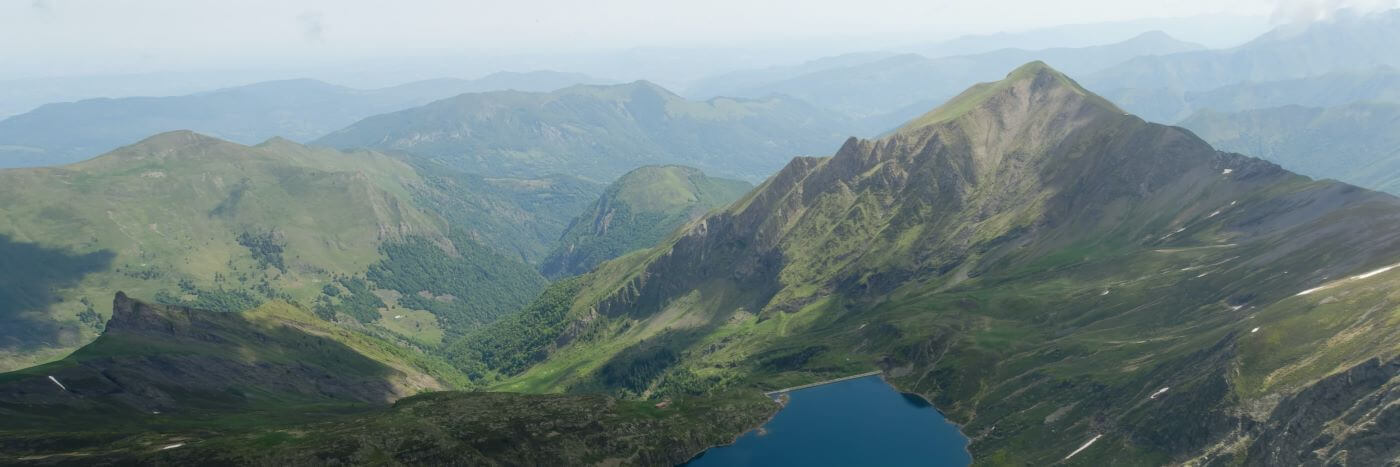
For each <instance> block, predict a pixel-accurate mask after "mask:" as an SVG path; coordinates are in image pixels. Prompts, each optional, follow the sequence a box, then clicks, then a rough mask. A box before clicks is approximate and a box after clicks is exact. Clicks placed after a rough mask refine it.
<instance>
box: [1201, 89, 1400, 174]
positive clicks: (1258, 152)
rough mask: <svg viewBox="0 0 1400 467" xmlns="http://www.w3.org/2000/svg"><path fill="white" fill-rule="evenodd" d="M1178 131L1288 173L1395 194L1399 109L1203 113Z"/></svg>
mask: <svg viewBox="0 0 1400 467" xmlns="http://www.w3.org/2000/svg"><path fill="white" fill-rule="evenodd" d="M1181 126H1183V127H1186V128H1188V129H1190V130H1191V131H1194V132H1196V134H1198V135H1200V136H1201V138H1203V139H1205V140H1206V141H1209V142H1210V143H1211V144H1212V145H1214V146H1215V147H1218V148H1221V149H1224V150H1228V151H1238V152H1242V153H1246V154H1251V155H1254V156H1258V157H1261V158H1264V159H1267V160H1269V161H1272V162H1275V163H1277V164H1279V165H1282V166H1283V167H1284V168H1286V169H1289V170H1292V171H1294V172H1298V173H1301V174H1305V175H1310V176H1313V177H1318V178H1331V179H1335V180H1340V181H1343V182H1347V183H1350V184H1353V185H1357V186H1362V187H1366V188H1370V189H1372V190H1381V191H1386V192H1389V193H1391V194H1400V103H1389V102H1357V103H1352V104H1347V105H1341V106H1337V107H1327V108H1317V107H1302V106H1285V107H1273V108H1263V109H1256V110H1247V111H1241V112H1213V111H1203V112H1199V113H1197V114H1195V115H1192V116H1191V118H1188V119H1186V120H1183V121H1182V122H1181Z"/></svg>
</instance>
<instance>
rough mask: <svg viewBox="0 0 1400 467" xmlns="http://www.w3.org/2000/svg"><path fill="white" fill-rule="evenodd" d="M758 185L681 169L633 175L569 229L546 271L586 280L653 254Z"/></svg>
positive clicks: (646, 169)
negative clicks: (643, 253)
mask: <svg viewBox="0 0 1400 467" xmlns="http://www.w3.org/2000/svg"><path fill="white" fill-rule="evenodd" d="M752 188H753V185H750V184H748V183H747V182H741V181H738V180H726V179H722V178H711V177H707V176H705V174H704V173H703V172H701V171H699V170H696V169H692V168H689V167H682V166H676V165H670V166H647V167H642V168H639V169H637V170H633V171H631V172H628V173H627V174H626V175H623V176H622V177H621V178H619V179H617V181H615V182H613V183H612V184H611V185H609V186H608V189H607V190H605V191H604V192H603V196H602V197H601V198H599V199H598V201H596V202H594V203H593V205H592V206H590V207H589V209H588V210H585V211H583V213H582V214H580V215H579V216H578V217H575V218H574V220H573V221H572V222H570V224H569V228H568V229H567V230H565V231H564V234H563V235H562V236H561V237H560V238H559V242H558V243H557V244H556V246H555V247H554V251H552V252H551V253H550V255H549V257H548V258H546V259H545V260H544V262H543V264H542V265H541V266H540V271H541V272H543V273H544V275H546V276H549V277H559V276H571V275H576V274H582V273H585V272H588V270H590V269H593V267H594V266H597V265H598V264H599V263H602V262H603V261H607V260H610V259H613V258H616V257H618V256H622V255H623V254H625V253H627V252H630V251H634V250H640V249H645V248H650V247H651V246H653V245H656V243H657V242H659V241H661V240H662V239H663V238H665V237H666V235H667V234H670V233H671V232H673V231H675V230H676V228H677V227H680V226H681V225H684V224H685V223H687V222H690V221H692V220H695V219H697V218H699V217H700V216H703V215H705V213H706V212H708V211H709V210H711V209H715V208H719V207H723V206H726V205H728V204H729V203H731V202H733V201H734V200H736V199H739V197H740V196H743V195H744V193H747V192H748V191H749V190H750V189H752Z"/></svg>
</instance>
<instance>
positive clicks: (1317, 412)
mask: <svg viewBox="0 0 1400 467" xmlns="http://www.w3.org/2000/svg"><path fill="white" fill-rule="evenodd" d="M1397 402H1400V360H1396V359H1392V360H1390V361H1385V362H1382V361H1381V360H1380V359H1378V358H1373V359H1370V360H1366V361H1365V362H1363V363H1361V364H1358V365H1356V366H1353V367H1351V368H1348V369H1346V370H1345V371H1342V372H1339V373H1337V374H1334V375H1332V376H1329V377H1327V378H1325V379H1322V380H1321V381H1318V382H1316V383H1314V384H1312V385H1311V386H1308V387H1307V388H1305V389H1303V390H1301V391H1299V392H1298V393H1296V394H1293V395H1292V396H1289V397H1288V398H1286V399H1284V400H1283V401H1282V402H1280V403H1279V404H1278V407H1277V408H1275V409H1274V410H1273V412H1272V413H1270V414H1269V418H1268V419H1267V420H1266V421H1264V423H1262V424H1260V425H1259V426H1258V427H1257V428H1255V429H1254V430H1250V431H1249V434H1251V435H1253V437H1255V438H1256V441H1254V442H1253V444H1251V445H1250V447H1249V450H1248V451H1247V452H1246V453H1245V455H1244V460H1245V465H1382V464H1388V463H1394V462H1395V461H1396V459H1397V458H1400V442H1397V440H1396V433H1400V404H1397ZM1228 459H1229V458H1228V457H1227V458H1225V459H1222V461H1224V460H1228Z"/></svg>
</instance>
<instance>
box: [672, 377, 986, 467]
mask: <svg viewBox="0 0 1400 467" xmlns="http://www.w3.org/2000/svg"><path fill="white" fill-rule="evenodd" d="M790 395H791V400H790V401H789V402H788V405H787V407H784V408H783V410H782V411H780V412H778V415H777V416H775V417H773V420H771V421H769V422H768V424H766V425H764V426H763V428H762V429H761V430H755V431H751V432H749V433H746V434H744V435H743V436H741V437H739V441H737V442H735V443H734V444H732V445H729V446H722V447H717V448H713V449H710V450H708V451H705V453H704V454H701V455H700V457H697V458H695V459H692V460H691V461H690V462H689V463H688V464H685V465H686V466H687V467H719V466H745V465H755V466H757V465H761V466H777V467H781V466H814V465H843V466H854V465H880V466H904V465H911V466H912V465H919V466H965V465H968V464H971V463H972V457H971V456H970V455H968V453H967V442H968V440H967V437H966V436H963V434H962V432H960V431H958V427H957V426H956V425H953V424H952V423H950V422H948V420H946V419H944V418H943V415H942V414H940V413H938V411H937V410H934V408H933V407H931V406H929V404H928V403H927V402H925V401H924V400H923V399H920V398H919V397H916V396H913V395H906V394H902V393H900V392H898V391H895V390H894V388H892V387H890V386H889V385H887V384H885V382H884V381H881V380H880V378H879V377H878V376H869V377H865V378H858V379H853V380H848V381H842V382H839V383H834V384H828V385H825V386H817V387H814V388H809V389H803V390H800V391H794V392H792V393H791V394H790Z"/></svg>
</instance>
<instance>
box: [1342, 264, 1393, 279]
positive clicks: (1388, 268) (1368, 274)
mask: <svg viewBox="0 0 1400 467" xmlns="http://www.w3.org/2000/svg"><path fill="white" fill-rule="evenodd" d="M1396 266H1400V264H1392V265H1390V266H1386V267H1383V268H1380V269H1377V270H1375V271H1371V272H1368V273H1365V274H1362V275H1359V276H1355V277H1352V279H1358V280H1360V279H1366V278H1370V277H1372V276H1375V275H1376V274H1381V273H1384V272H1386V271H1389V270H1391V269H1395V267H1396Z"/></svg>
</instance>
